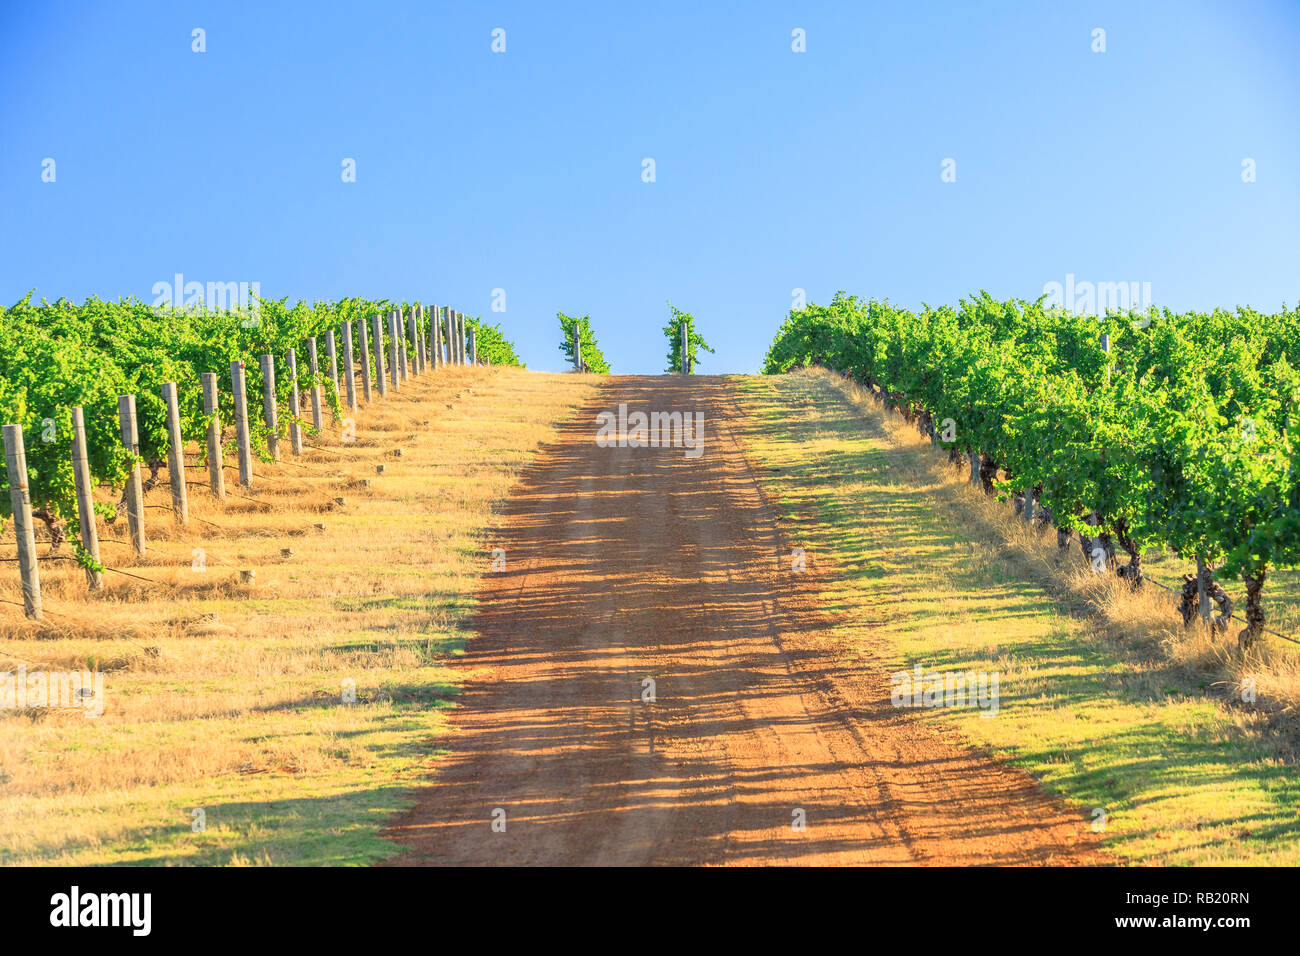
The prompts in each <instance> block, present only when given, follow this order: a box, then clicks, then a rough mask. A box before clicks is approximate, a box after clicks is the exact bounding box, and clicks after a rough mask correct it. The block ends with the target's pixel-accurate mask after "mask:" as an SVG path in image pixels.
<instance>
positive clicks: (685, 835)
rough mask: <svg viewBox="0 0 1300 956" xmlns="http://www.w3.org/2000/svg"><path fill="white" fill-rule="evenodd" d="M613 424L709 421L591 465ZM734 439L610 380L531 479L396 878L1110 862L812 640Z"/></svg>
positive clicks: (487, 586)
mask: <svg viewBox="0 0 1300 956" xmlns="http://www.w3.org/2000/svg"><path fill="white" fill-rule="evenodd" d="M620 402H626V403H627V405H628V407H629V410H637V409H640V410H643V411H646V412H649V411H674V410H676V411H682V412H686V413H692V412H696V411H702V412H703V413H704V422H705V435H704V452H703V454H702V455H701V456H700V457H698V458H690V457H688V456H687V454H686V452H685V450H684V449H682V448H618V447H610V448H601V447H597V445H596V442H595V438H596V429H597V425H596V423H595V417H596V415H597V413H598V412H600V411H602V410H610V411H614V412H617V409H618V405H619V403H620ZM734 415H735V411H734V405H733V404H732V401H731V391H730V386H729V385H728V384H727V383H726V381H725V380H722V379H715V378H705V377H696V378H691V379H684V378H681V377H677V376H671V377H667V376H666V377H644V378H642V377H619V378H612V379H610V380H609V382H608V383H607V384H606V385H605V386H604V387H603V389H602V392H601V394H600V396H599V401H598V402H597V403H596V404H593V405H592V406H590V407H589V408H588V409H586V410H585V412H584V413H583V414H582V415H580V416H579V418H578V419H577V420H576V421H574V422H572V423H570V424H568V425H566V426H565V427H564V428H563V429H562V430H561V434H560V436H559V440H558V441H557V442H556V443H555V444H554V445H552V446H551V447H549V448H548V449H546V450H544V451H543V453H542V454H541V455H540V456H539V459H538V461H537V463H536V464H535V465H534V466H533V468H532V469H531V470H530V471H529V472H528V474H527V475H526V476H525V478H524V481H523V483H522V486H521V487H520V488H518V489H516V492H515V494H514V495H513V497H512V499H511V501H510V504H509V508H508V511H507V528H506V530H505V532H504V534H503V535H502V537H501V539H500V541H499V542H498V543H499V546H500V547H502V548H504V549H505V552H506V570H505V571H504V572H500V573H495V574H488V575H487V576H485V578H484V581H483V585H482V591H481V593H480V599H481V606H482V610H481V612H480V613H479V615H478V617H477V618H476V620H475V621H474V622H473V626H474V628H475V629H476V630H477V631H478V633H479V636H478V637H476V638H475V639H474V640H473V641H472V642H471V644H470V646H469V650H468V652H467V654H466V657H465V660H464V665H463V666H464V669H465V671H466V675H467V684H466V691H465V693H464V694H463V696H462V698H461V701H460V703H461V707H460V709H459V711H458V713H457V716H456V718H455V720H454V723H455V725H456V731H455V733H454V734H453V736H452V737H451V738H450V742H449V747H450V753H449V755H448V756H447V757H445V758H444V759H441V760H439V761H437V762H436V763H435V767H434V772H433V776H432V782H431V784H430V786H429V787H428V789H426V790H424V791H423V792H422V793H421V795H420V798H419V802H418V804H417V806H416V807H415V808H414V809H413V810H412V811H411V812H410V813H408V814H407V815H406V816H405V817H403V818H402V819H400V820H399V821H398V822H397V823H396V824H395V825H394V826H393V827H392V828H391V829H390V830H389V831H388V833H387V836H389V837H390V838H391V839H394V840H396V841H397V842H398V843H399V844H401V845H402V846H404V847H405V848H406V850H407V852H406V853H404V854H402V855H401V856H399V857H398V858H396V859H395V860H394V861H393V862H394V863H396V864H399V865H411V864H483V865H493V864H597V865H601V864H607V865H639V864H896V865H917V864H958V865H960V864H989V863H995V864H1014V863H1066V864H1084V863H1106V862H1109V861H1108V859H1107V858H1106V857H1105V855H1103V854H1102V853H1100V852H1098V850H1097V849H1096V842H1095V841H1096V838H1095V837H1093V836H1092V835H1091V834H1090V833H1089V832H1088V826H1087V820H1086V818H1085V816H1084V814H1083V813H1082V812H1081V811H1080V810H1079V809H1077V808H1073V809H1072V808H1068V807H1065V806H1063V805H1062V804H1061V803H1060V802H1059V801H1057V800H1055V799H1053V798H1050V797H1048V796H1047V795H1045V794H1044V793H1043V791H1042V790H1041V789H1040V788H1039V787H1038V786H1037V784H1036V783H1035V782H1034V781H1033V780H1032V779H1031V778H1029V777H1028V776H1027V775H1025V774H1023V773H1021V772H1019V771H1016V770H1013V769H1011V768H1009V767H1007V766H1005V765H1003V764H1001V763H999V762H997V761H995V760H993V759H991V758H988V757H985V756H982V755H979V754H976V753H973V752H971V751H969V750H967V749H964V748H962V747H961V746H959V745H957V744H954V743H952V742H949V741H946V740H944V739H941V738H940V737H939V736H938V735H937V734H936V732H934V731H931V730H930V729H928V727H927V726H925V725H923V724H922V723H921V722H920V721H918V720H916V719H915V716H914V715H912V714H910V713H908V712H906V711H900V710H898V709H896V708H894V707H893V706H891V704H890V700H889V691H890V684H889V680H888V674H887V672H886V668H885V666H884V663H883V661H882V662H881V663H880V664H878V665H876V664H873V663H871V662H867V663H865V664H864V663H862V662H858V663H856V664H853V665H849V664H847V663H845V661H844V659H843V655H842V653H840V651H838V650H836V649H834V648H831V647H827V646H826V642H825V641H823V640H819V631H824V630H825V628H826V626H827V619H826V618H825V617H824V616H823V614H822V612H821V610H820V609H819V608H818V607H817V605H816V602H815V601H814V600H812V599H811V597H810V593H815V587H814V586H813V585H814V584H815V582H814V580H813V578H812V577H811V576H810V575H799V574H792V573H791V572H790V558H789V555H788V553H786V554H782V553H781V542H780V541H779V539H778V537H777V533H776V530H775V528H774V525H773V523H772V520H771V516H770V514H769V512H768V509H767V508H766V506H765V504H764V501H763V498H762V495H761V492H760V490H759V488H758V486H757V484H756V483H755V480H754V478H753V476H752V474H751V471H750V468H749V465H748V462H747V460H746V458H745V456H744V454H743V452H742V450H741V448H740V446H739V445H738V443H737V441H736V440H735V438H734V436H733V432H732V429H731V426H730V421H731V420H732V419H733V417H734ZM818 573H833V569H830V571H829V572H828V571H826V569H822V571H820V572H818ZM647 678H648V679H651V680H652V681H653V685H649V684H646V683H644V681H645V680H646V679H647ZM651 689H653V696H654V700H653V701H652V702H651V701H647V700H643V695H644V696H649V695H648V693H647V692H648V691H649V690H651ZM494 821H495V826H494ZM801 821H802V823H803V826H802V828H800V827H799V826H798V824H799V823H800V822H801ZM502 824H504V829H503V828H502Z"/></svg>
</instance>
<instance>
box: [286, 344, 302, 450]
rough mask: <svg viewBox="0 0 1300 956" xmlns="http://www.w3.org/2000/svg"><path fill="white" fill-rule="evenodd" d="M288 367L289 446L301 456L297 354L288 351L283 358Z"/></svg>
mask: <svg viewBox="0 0 1300 956" xmlns="http://www.w3.org/2000/svg"><path fill="white" fill-rule="evenodd" d="M285 357H286V359H287V360H288V365H289V444H290V445H291V446H292V447H293V453H294V454H295V455H302V426H301V425H299V424H298V419H299V418H301V417H302V406H301V405H300V404H299V403H298V353H297V352H295V351H294V350H293V349H289V352H288V354H287V355H286V356H285Z"/></svg>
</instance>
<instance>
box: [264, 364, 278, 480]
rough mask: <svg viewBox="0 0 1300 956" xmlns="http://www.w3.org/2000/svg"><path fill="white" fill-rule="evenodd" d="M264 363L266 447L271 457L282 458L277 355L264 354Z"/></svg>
mask: <svg viewBox="0 0 1300 956" xmlns="http://www.w3.org/2000/svg"><path fill="white" fill-rule="evenodd" d="M261 363H262V417H263V419H264V420H265V421H266V448H267V451H269V452H270V453H271V457H272V458H273V459H274V460H276V461H279V460H280V415H279V413H278V411H277V410H276V407H275V357H274V356H272V355H263V356H262V357H261Z"/></svg>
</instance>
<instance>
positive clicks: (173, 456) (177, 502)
mask: <svg viewBox="0 0 1300 956" xmlns="http://www.w3.org/2000/svg"><path fill="white" fill-rule="evenodd" d="M162 399H163V404H164V405H166V406H167V480H168V483H169V484H170V485H171V489H172V512H173V513H174V514H175V515H176V520H177V521H179V522H180V523H181V524H185V523H186V522H187V521H189V520H190V499H189V495H188V494H187V493H186V490H185V444H184V442H183V441H182V439H181V412H180V405H179V403H178V401H177V398H176V383H175V382H164V383H163V387H162Z"/></svg>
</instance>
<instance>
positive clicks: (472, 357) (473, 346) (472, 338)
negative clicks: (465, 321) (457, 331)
mask: <svg viewBox="0 0 1300 956" xmlns="http://www.w3.org/2000/svg"><path fill="white" fill-rule="evenodd" d="M467 335H468V338H469V344H468V349H469V364H470V365H477V364H478V336H477V335H476V334H475V332H474V327H473V326H470V328H469V331H468V333H467Z"/></svg>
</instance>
